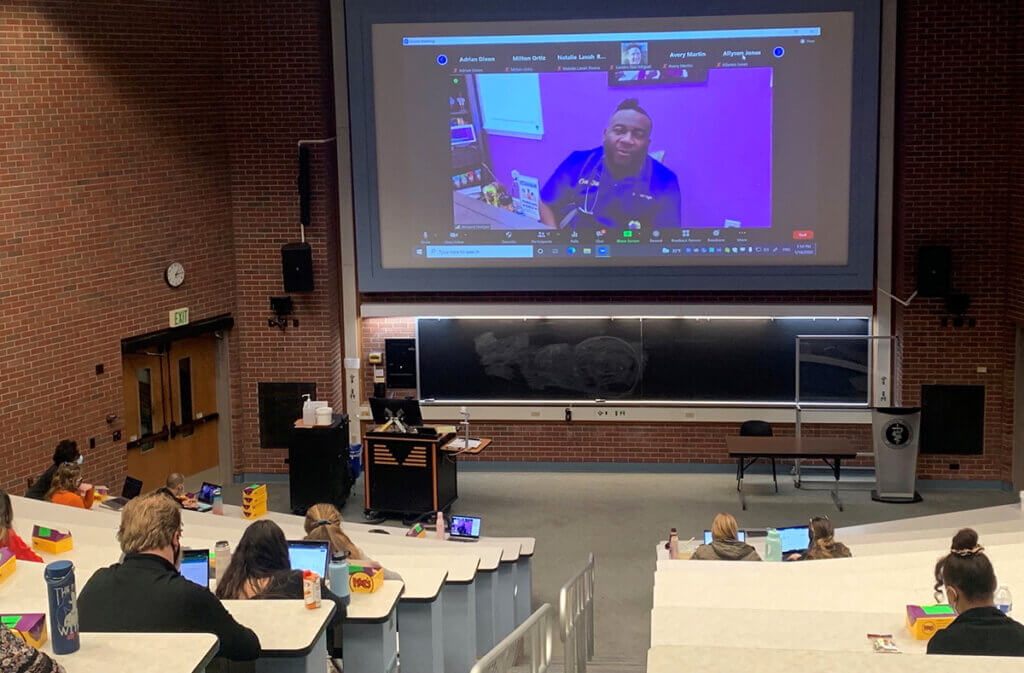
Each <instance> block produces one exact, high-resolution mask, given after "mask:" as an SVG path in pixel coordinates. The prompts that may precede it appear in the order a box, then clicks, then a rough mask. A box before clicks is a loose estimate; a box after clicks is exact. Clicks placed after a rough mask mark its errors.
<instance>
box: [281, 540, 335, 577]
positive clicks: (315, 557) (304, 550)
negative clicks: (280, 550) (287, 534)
mask: <svg viewBox="0 0 1024 673" xmlns="http://www.w3.org/2000/svg"><path fill="white" fill-rule="evenodd" d="M327 547H328V544H327V542H321V541H319V540H288V561H289V563H290V564H291V566H292V570H312V571H313V572H315V573H316V574H317V575H319V576H320V577H321V578H323V577H326V576H327V560H328V558H329V556H330V555H329V554H328V553H327Z"/></svg>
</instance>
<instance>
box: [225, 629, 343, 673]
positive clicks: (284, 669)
mask: <svg viewBox="0 0 1024 673" xmlns="http://www.w3.org/2000/svg"><path fill="white" fill-rule="evenodd" d="M326 662H327V636H326V634H325V633H321V634H320V637H319V638H318V639H317V641H316V643H314V645H313V649H312V650H310V652H309V654H307V655H306V656H304V657H261V658H259V659H257V660H256V664H255V666H254V667H253V670H254V671H255V673H322V671H323V670H324V668H325V667H326V666H327V663H326ZM232 670H234V669H232Z"/></svg>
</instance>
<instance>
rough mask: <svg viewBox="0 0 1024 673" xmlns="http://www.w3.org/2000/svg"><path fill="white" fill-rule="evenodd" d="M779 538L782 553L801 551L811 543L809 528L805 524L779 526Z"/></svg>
mask: <svg viewBox="0 0 1024 673" xmlns="http://www.w3.org/2000/svg"><path fill="white" fill-rule="evenodd" d="M779 540H780V541H781V543H782V551H783V552H784V553H785V552H798V551H803V550H805V549H807V547H809V546H810V544H811V534H810V529H809V528H808V527H807V526H793V527H791V528H780V529H779Z"/></svg>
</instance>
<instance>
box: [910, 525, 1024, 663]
mask: <svg viewBox="0 0 1024 673" xmlns="http://www.w3.org/2000/svg"><path fill="white" fill-rule="evenodd" d="M984 552H985V548H984V547H982V546H981V545H980V544H978V533H977V532H975V531H974V530H972V529H970V528H964V529H962V530H961V531H960V532H958V533H957V534H956V535H955V536H954V537H953V544H952V548H951V549H950V552H949V554H947V555H946V556H943V557H942V558H940V559H939V562H938V563H936V564H935V593H936V599H938V598H939V597H940V593H939V589H941V588H942V587H943V586H945V588H946V598H947V599H948V600H949V605H950V606H951V607H952V608H953V610H955V611H956V613H957V618H956V619H955V620H953V623H952V624H950V625H949V626H947V627H946V628H944V629H942V630H941V631H939V632H938V633H936V634H935V635H934V636H932V638H931V640H929V641H928V654H970V655H977V656H993V657H1024V626H1022V625H1021V624H1019V623H1017V622H1015V621H1013V620H1012V619H1010V618H1009V617H1007V616H1006V615H1004V614H1003V613H1002V611H1001V610H1000V609H999V608H997V607H995V600H994V599H993V595H994V594H995V591H996V573H995V570H994V569H993V568H992V562H991V561H989V559H988V557H987V556H986V555H985V553H984Z"/></svg>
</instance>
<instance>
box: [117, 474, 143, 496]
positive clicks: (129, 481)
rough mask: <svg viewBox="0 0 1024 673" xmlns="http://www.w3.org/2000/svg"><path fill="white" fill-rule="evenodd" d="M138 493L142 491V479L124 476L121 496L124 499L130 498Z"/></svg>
mask: <svg viewBox="0 0 1024 673" xmlns="http://www.w3.org/2000/svg"><path fill="white" fill-rule="evenodd" d="M139 493H142V480H141V479H136V478H135V477H125V479H124V489H122V490H121V497H122V498H124V499H125V500H131V499H132V498H134V497H135V496H137V495H138V494H139Z"/></svg>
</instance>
